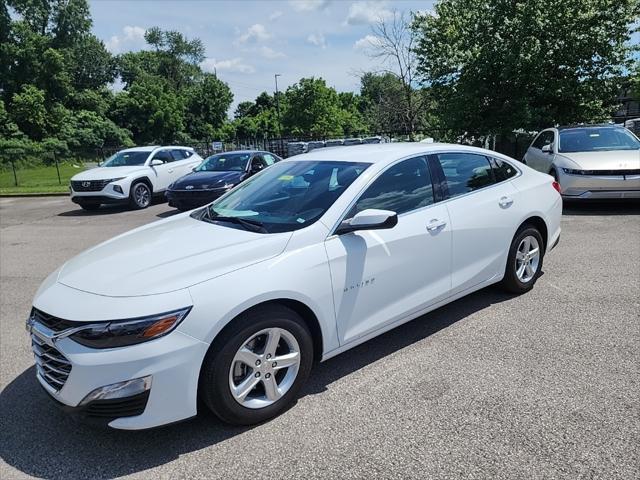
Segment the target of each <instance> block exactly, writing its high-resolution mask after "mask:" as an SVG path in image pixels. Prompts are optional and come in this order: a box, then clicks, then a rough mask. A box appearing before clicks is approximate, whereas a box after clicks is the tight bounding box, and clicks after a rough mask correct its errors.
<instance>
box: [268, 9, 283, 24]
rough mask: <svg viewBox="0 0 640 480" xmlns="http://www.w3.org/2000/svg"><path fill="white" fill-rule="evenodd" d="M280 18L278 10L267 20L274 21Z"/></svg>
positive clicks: (280, 13) (280, 14)
mask: <svg viewBox="0 0 640 480" xmlns="http://www.w3.org/2000/svg"><path fill="white" fill-rule="evenodd" d="M281 16H282V12H281V11H280V10H276V11H275V12H273V13H272V14H271V15H269V20H271V21H274V20H277V19H278V18H280V17H281Z"/></svg>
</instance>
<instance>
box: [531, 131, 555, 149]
mask: <svg viewBox="0 0 640 480" xmlns="http://www.w3.org/2000/svg"><path fill="white" fill-rule="evenodd" d="M552 143H553V132H552V131H548V132H542V133H541V134H540V135H538V138H536V139H535V141H534V142H533V145H532V146H533V147H535V148H537V149H542V147H544V146H545V145H551V144H552Z"/></svg>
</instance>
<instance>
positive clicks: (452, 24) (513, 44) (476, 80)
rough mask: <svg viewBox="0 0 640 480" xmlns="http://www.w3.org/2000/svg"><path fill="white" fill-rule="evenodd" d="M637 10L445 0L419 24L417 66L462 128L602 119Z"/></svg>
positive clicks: (625, 58) (597, 0)
mask: <svg viewBox="0 0 640 480" xmlns="http://www.w3.org/2000/svg"><path fill="white" fill-rule="evenodd" d="M639 14H640V10H639V3H638V0H538V1H535V2H532V1H521V0H520V1H512V0H441V1H440V2H439V3H437V4H436V5H435V13H434V14H429V13H427V14H422V15H418V16H416V18H415V20H414V23H413V29H414V32H415V35H416V40H417V41H416V46H415V52H416V55H417V58H418V72H419V74H420V75H421V78H422V80H423V81H424V83H425V84H426V85H429V87H430V91H431V93H432V98H434V99H437V104H438V114H439V116H440V118H441V120H442V122H443V125H444V126H446V128H449V129H451V130H454V131H456V132H464V131H467V132H473V133H476V134H495V133H506V132H511V131H513V130H514V129H518V128H523V129H525V130H537V129H541V128H543V127H548V126H550V125H554V124H564V123H576V122H588V121H598V120H603V119H606V118H608V117H609V115H610V112H611V110H612V107H613V105H614V102H615V97H616V94H617V93H618V92H619V88H620V82H621V77H622V74H623V73H624V72H625V71H626V69H627V68H628V66H629V62H630V51H631V47H630V46H629V39H630V35H631V33H632V27H631V25H632V22H633V21H634V20H636V19H637V18H638V15H639Z"/></svg>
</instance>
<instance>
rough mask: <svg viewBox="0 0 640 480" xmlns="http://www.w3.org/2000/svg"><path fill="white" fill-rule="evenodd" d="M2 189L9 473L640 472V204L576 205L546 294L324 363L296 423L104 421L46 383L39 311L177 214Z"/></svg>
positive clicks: (297, 409)
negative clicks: (71, 281)
mask: <svg viewBox="0 0 640 480" xmlns="http://www.w3.org/2000/svg"><path fill="white" fill-rule="evenodd" d="M172 211H173V210H172V209H170V208H169V207H168V206H167V205H166V204H156V205H153V206H152V207H150V208H149V209H147V210H143V211H125V210H122V209H115V208H111V209H104V210H102V211H100V212H97V213H88V212H84V211H82V210H80V209H78V208H77V207H76V206H75V205H73V204H72V203H71V202H70V201H69V199H68V198H66V197H41V198H2V199H0V224H1V231H0V236H1V246H0V249H1V254H0V255H1V256H0V270H1V285H0V290H1V311H0V319H1V323H0V327H1V334H0V348H1V364H0V367H1V381H2V392H1V393H0V412H1V413H0V415H1V418H2V422H1V426H0V438H1V441H0V458H1V462H0V478H2V479H13V478H55V479H76V478H78V479H79V478H104V479H106V478H113V477H120V476H130V477H131V478H142V477H147V476H149V477H151V476H152V477H153V478H171V479H179V478H204V477H206V478H225V479H228V478H252V479H271V480H278V479H281V478H301V477H305V478H323V479H329V478H372V477H375V478H385V479H386V478H438V479H444V478H479V479H480V478H490V477H492V478H505V479H513V478H526V479H534V478H584V479H592V478H602V479H614V478H619V479H631V478H639V477H640V421H639V419H640V318H639V316H640V315H639V312H640V207H639V206H638V204H634V205H625V204H604V205H603V204H598V205H589V206H571V207H570V208H568V209H567V208H565V215H564V217H563V223H562V228H563V232H562V238H561V241H560V244H559V246H558V247H557V248H556V249H555V250H554V251H553V252H552V253H551V254H550V255H549V256H548V257H546V258H545V263H544V275H543V276H542V277H541V278H540V280H539V281H538V283H537V285H536V288H535V289H534V290H533V291H532V292H530V293H528V294H526V295H524V296H521V297H512V296H509V295H505V294H503V293H501V292H500V291H499V290H498V289H495V288H489V289H485V290H482V291H480V292H477V293H475V294H473V295H471V296H469V297H466V298H463V299H461V300H458V301H456V302H455V303H453V304H451V305H448V306H446V307H443V308H441V309H439V310H437V311H435V312H432V313H430V314H428V315H425V316H423V317H421V318H419V319H417V320H415V321H413V322H410V323H408V324H406V325H404V326H402V327H400V328H397V329H396V330H393V331H391V332H389V333H387V334H384V335H382V336H380V337H378V338H376V339H374V340H372V341H369V342H367V343H366V344H363V345H361V346H359V347H357V348H355V349H353V350H351V351H349V352H346V353H344V354H342V355H340V356H338V357H336V358H333V359H331V360H329V361H328V362H326V363H323V364H320V365H318V366H317V367H316V368H315V370H314V371H313V372H312V375H311V378H310V381H309V383H308V385H307V387H306V388H305V390H304V393H303V396H302V397H301V398H300V400H299V401H298V403H297V405H296V406H294V407H293V408H292V409H291V410H289V411H288V412H287V413H285V414H284V415H282V416H280V417H278V418H276V419H274V420H272V421H270V422H268V423H265V424H263V425H259V426H254V427H251V428H237V427H233V428H231V427H228V426H225V425H223V424H221V423H219V422H218V421H217V420H216V419H215V418H213V417H212V416H211V415H210V414H206V413H204V414H201V415H199V416H198V417H197V418H194V419H191V420H189V421H187V422H184V423H180V424H176V425H171V426H168V427H164V428H160V429H156V430H152V431H143V432H121V431H108V430H98V429H94V428H90V427H87V426H84V425H79V424H76V423H74V422H73V421H72V420H70V419H69V418H67V417H66V416H64V415H63V414H62V413H60V412H58V411H57V410H56V409H55V408H54V406H53V404H52V403H51V402H50V400H49V399H48V398H47V394H46V393H44V391H43V390H42V389H41V388H40V387H39V385H38V383H37V381H36V379H35V372H34V367H33V357H32V354H31V351H30V347H29V341H28V338H27V335H26V333H25V331H24V321H25V318H26V316H27V314H28V312H29V308H30V303H31V299H32V297H33V295H34V293H35V291H36V289H37V287H38V285H39V284H40V282H41V281H42V280H43V279H44V278H45V276H46V275H47V274H48V273H49V272H51V271H52V270H54V269H55V268H56V267H57V266H58V265H60V264H61V263H63V262H64V261H65V260H67V259H69V258H70V257H72V256H73V255H75V254H76V253H78V252H80V251H82V250H83V249H85V248H88V247H89V246H92V245H94V244H96V243H98V242H100V241H102V240H105V239H107V238H109V237H112V236H114V235H116V234H119V233H122V232H125V231H127V230H129V229H131V228H133V227H136V226H139V225H142V224H145V223H148V222H151V221H154V220H157V219H159V218H162V217H166V216H168V215H171V214H172Z"/></svg>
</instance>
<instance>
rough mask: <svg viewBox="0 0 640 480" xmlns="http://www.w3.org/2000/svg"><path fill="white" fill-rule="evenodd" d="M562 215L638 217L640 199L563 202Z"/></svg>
mask: <svg viewBox="0 0 640 480" xmlns="http://www.w3.org/2000/svg"><path fill="white" fill-rule="evenodd" d="M562 214H563V215H594V216H600V215H639V214H640V199H633V198H630V199H626V200H586V201H585V200H564V201H563V207H562Z"/></svg>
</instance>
